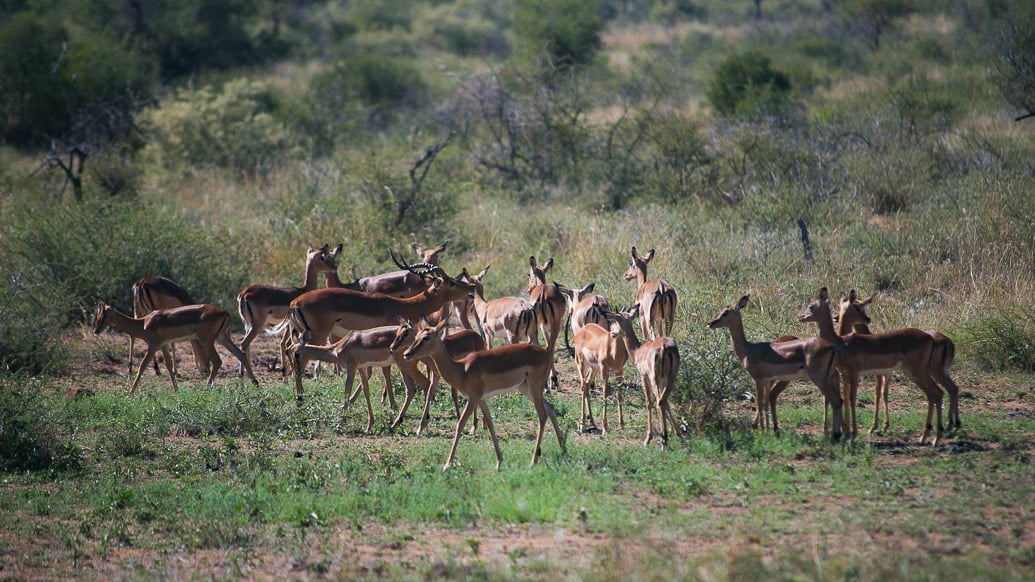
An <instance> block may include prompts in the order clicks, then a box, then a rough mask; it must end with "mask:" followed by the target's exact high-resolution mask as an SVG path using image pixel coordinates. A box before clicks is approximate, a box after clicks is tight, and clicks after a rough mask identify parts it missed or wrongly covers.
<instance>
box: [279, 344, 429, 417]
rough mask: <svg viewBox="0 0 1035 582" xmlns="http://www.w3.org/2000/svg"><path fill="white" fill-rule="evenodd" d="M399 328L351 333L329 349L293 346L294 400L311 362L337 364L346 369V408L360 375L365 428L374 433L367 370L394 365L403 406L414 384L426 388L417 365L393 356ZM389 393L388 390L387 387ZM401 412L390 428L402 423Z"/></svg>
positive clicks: (350, 401)
mask: <svg viewBox="0 0 1035 582" xmlns="http://www.w3.org/2000/svg"><path fill="white" fill-rule="evenodd" d="M397 329H398V326H396V325H389V326H381V327H375V328H371V329H365V330H359V331H351V332H349V333H347V334H345V335H344V336H343V337H342V338H341V339H339V340H338V341H336V342H334V343H333V344H329V345H321V346H317V345H311V344H307V343H306V341H305V340H306V339H308V338H305V337H304V336H303V341H301V342H300V343H299V345H297V346H295V349H294V352H293V353H294V359H295V365H294V367H295V398H297V399H299V400H301V399H302V371H303V370H305V366H306V364H307V363H309V362H310V361H313V360H318V361H321V362H328V363H331V364H337V365H338V366H340V367H342V368H344V369H345V396H346V398H348V400H347V402H346V404H345V405H344V406H343V407H342V408H345V407H347V406H348V405H349V404H352V398H349V392H350V391H351V390H352V383H353V381H354V380H355V377H356V373H357V372H358V373H359V382H360V386H361V387H362V389H363V396H364V397H365V398H366V403H367V426H366V432H371V431H373V430H374V409H373V407H372V406H371V405H370V387H369V384H368V383H369V381H370V368H385V367H388V366H391V365H393V364H395V365H396V366H398V367H399V372H400V374H402V378H403V384H404V385H405V386H406V402H407V403H409V402H410V400H411V399H413V394H414V393H415V392H416V390H417V384H420V386H421V388H422V389H424V390H425V391H426V390H427V388H428V385H429V381H428V377H427V376H425V375H424V373H423V372H421V371H420V369H419V368H418V367H417V362H408V361H405V360H403V359H402V358H401V357H400V356H397V355H396V354H394V353H392V350H391V347H392V342H393V341H394V340H395V336H396V330H397ZM389 389H390V387H389ZM405 412H406V409H405V408H404V409H403V411H402V412H401V413H400V414H399V418H397V419H396V422H395V423H393V424H392V428H395V427H396V426H398V424H399V422H401V421H402V414H403V413H405Z"/></svg>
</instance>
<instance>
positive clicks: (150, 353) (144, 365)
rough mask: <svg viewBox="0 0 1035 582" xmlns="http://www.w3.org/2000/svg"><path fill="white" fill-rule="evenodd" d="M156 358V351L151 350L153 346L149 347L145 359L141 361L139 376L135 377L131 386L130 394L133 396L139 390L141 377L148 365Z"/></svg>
mask: <svg viewBox="0 0 1035 582" xmlns="http://www.w3.org/2000/svg"><path fill="white" fill-rule="evenodd" d="M154 357H155V350H153V349H151V346H147V352H146V353H145V354H144V359H143V360H140V366H138V367H137V375H136V376H134V378H133V382H131V383H130V385H129V393H130V394H132V393H133V391H134V390H136V389H137V383H139V382H140V376H142V375H143V374H144V370H146V369H147V365H148V364H150V363H151V360H152V359H154Z"/></svg>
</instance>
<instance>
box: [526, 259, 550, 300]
mask: <svg viewBox="0 0 1035 582" xmlns="http://www.w3.org/2000/svg"><path fill="white" fill-rule="evenodd" d="M528 267H529V268H528V289H525V291H528V292H531V291H532V289H534V288H535V287H536V285H545V284H546V272H547V271H549V270H550V267H553V257H550V258H549V259H547V261H546V262H545V263H543V264H542V265H539V264H538V263H536V262H535V256H531V257H528Z"/></svg>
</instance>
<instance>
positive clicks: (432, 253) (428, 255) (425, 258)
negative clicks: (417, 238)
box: [410, 241, 449, 265]
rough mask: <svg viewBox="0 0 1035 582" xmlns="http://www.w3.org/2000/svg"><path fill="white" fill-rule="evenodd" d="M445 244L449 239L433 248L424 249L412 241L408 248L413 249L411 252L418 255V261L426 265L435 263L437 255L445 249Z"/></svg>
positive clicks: (436, 262)
mask: <svg viewBox="0 0 1035 582" xmlns="http://www.w3.org/2000/svg"><path fill="white" fill-rule="evenodd" d="M447 244H449V241H446V242H444V243H442V244H440V245H438V246H437V247H435V248H433V249H425V248H424V247H422V246H420V245H419V244H417V243H413V245H411V247H410V248H412V249H413V252H415V253H417V256H418V257H420V262H422V263H426V264H428V265H437V264H438V255H439V253H441V252H442V251H444V250H446V245H447Z"/></svg>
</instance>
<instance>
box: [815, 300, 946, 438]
mask: <svg viewBox="0 0 1035 582" xmlns="http://www.w3.org/2000/svg"><path fill="white" fill-rule="evenodd" d="M839 319H840V323H841V325H842V326H845V327H844V328H843V331H848V330H850V329H851V327H850V325H851V324H847V325H846V324H845V318H844V317H841V318H839ZM798 320H799V321H812V322H815V323H816V325H817V326H818V328H819V337H820V338H822V339H824V340H826V341H828V342H830V343H832V344H833V345H834V347H835V349H836V350H837V354H838V358H837V368H838V370H840V372H841V382H842V385H843V386H844V400H845V401H846V402H845V406H846V407H847V411H848V413H849V415H850V416H851V418H850V419H846V422H848V420H850V421H851V426H850V427H849V430H850V434H851V437H852V438H855V436H856V435H857V434H858V424H857V422H856V417H855V410H856V400H857V395H858V390H859V376H860V375H861V374H863V373H866V372H870V373H874V374H890V373H891V372H893V371H894V370H896V369H900V370H902V371H903V372H904V373H905V374H906V375H907V376H909V379H910V380H912V381H913V382H914V383H915V384H916V385H917V386H918V387H919V388H920V390H922V391H923V393H924V395H925V396H926V397H927V419H926V421H925V423H924V431H923V434H922V435H921V436H920V442H921V443H924V442H925V441H926V440H927V437H928V436H929V435H930V434H931V430H932V426H931V421H932V418H933V419H934V420H935V421H936V422H937V429H935V436H934V440H933V441H932V443H931V444H933V445H937V444H938V441H939V440H940V439H941V436H942V391H941V388H939V387H938V385H937V384H935V382H934V380H932V379H931V376H930V372H929V368H930V363H931V356H932V354H933V352H934V340H933V339H932V338H931V336H930V335H928V334H927V333H926V332H924V331H923V330H919V329H916V328H903V329H896V330H894V331H888V332H884V333H879V334H860V333H847V334H841V333H839V331H837V330H835V329H834V323H833V316H832V315H831V313H830V304H829V296H828V294H827V289H826V287H824V288H822V289H820V292H819V296H818V297H817V299H816V300H815V301H813V302H812V303H810V304H809V305H808V306H807V307H806V308H805V309H804V310H803V311H802V312H801V313H800V314H799V315H798Z"/></svg>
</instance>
